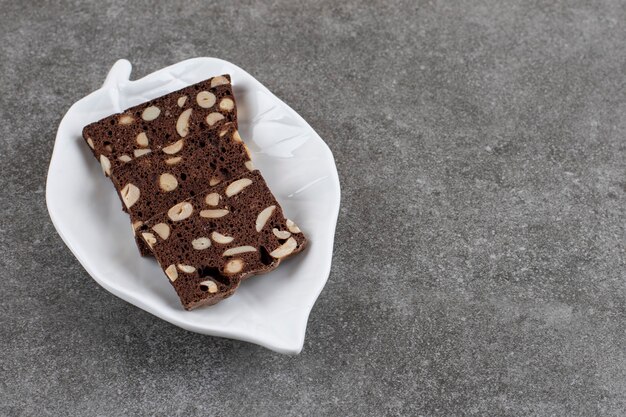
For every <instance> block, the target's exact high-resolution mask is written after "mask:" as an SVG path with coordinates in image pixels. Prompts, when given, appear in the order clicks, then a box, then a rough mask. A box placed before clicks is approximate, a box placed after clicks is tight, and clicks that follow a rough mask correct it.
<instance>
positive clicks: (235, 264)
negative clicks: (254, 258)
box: [224, 259, 243, 274]
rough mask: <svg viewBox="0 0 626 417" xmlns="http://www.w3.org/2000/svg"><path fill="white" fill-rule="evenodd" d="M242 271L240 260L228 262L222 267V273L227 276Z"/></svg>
mask: <svg viewBox="0 0 626 417" xmlns="http://www.w3.org/2000/svg"><path fill="white" fill-rule="evenodd" d="M242 269H243V261H242V260H241V259H233V260H231V261H229V262H228V263H227V264H226V266H225V267H224V272H225V273H227V274H236V273H237V272H240V271H241V270H242Z"/></svg>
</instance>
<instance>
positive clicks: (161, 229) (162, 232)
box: [152, 223, 170, 240]
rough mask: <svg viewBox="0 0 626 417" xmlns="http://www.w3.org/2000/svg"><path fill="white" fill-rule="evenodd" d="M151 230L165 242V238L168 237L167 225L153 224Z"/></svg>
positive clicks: (168, 228)
mask: <svg viewBox="0 0 626 417" xmlns="http://www.w3.org/2000/svg"><path fill="white" fill-rule="evenodd" d="M152 230H154V231H155V232H156V234H157V235H159V236H160V237H161V239H163V240H167V238H168V237H170V227H169V226H168V225H167V223H158V224H155V225H154V226H152Z"/></svg>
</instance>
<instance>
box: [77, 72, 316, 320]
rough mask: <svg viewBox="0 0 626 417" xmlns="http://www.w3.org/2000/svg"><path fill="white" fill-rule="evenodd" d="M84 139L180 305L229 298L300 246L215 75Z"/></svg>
mask: <svg viewBox="0 0 626 417" xmlns="http://www.w3.org/2000/svg"><path fill="white" fill-rule="evenodd" d="M83 137H84V139H85V141H86V142H87V144H88V145H89V147H90V148H91V150H92V152H93V154H94V156H95V157H96V159H98V160H99V161H100V164H101V165H102V169H103V172H104V173H105V175H107V176H109V177H110V178H111V180H112V182H113V184H114V186H115V188H116V190H117V192H118V195H119V197H120V199H121V201H122V207H123V209H124V210H125V211H126V212H127V213H128V214H129V215H130V219H131V223H132V227H133V231H134V233H135V239H136V242H137V245H138V247H139V251H140V253H141V254H142V255H151V254H152V255H154V256H155V257H156V259H157V261H158V262H159V264H160V265H161V267H162V269H163V270H164V272H165V274H166V275H167V277H168V279H169V281H170V282H171V283H172V285H173V287H174V289H175V290H176V292H177V294H178V296H179V298H180V300H181V302H182V304H183V306H184V307H185V308H186V309H192V308H195V307H198V306H200V305H209V304H215V303H216V302H219V301H220V300H222V299H224V298H226V297H228V296H230V295H231V294H232V293H233V292H234V291H235V289H236V288H237V286H238V285H239V283H240V281H241V280H242V279H243V278H246V277H248V276H250V275H254V274H258V273H262V272H267V271H269V270H271V269H274V268H275V267H277V266H278V263H279V262H280V260H281V259H283V258H285V257H287V256H289V255H292V254H295V253H297V252H299V251H301V250H302V249H303V248H304V246H305V245H306V238H305V237H304V235H303V234H302V233H301V231H300V230H299V229H298V227H297V226H296V225H295V224H294V223H293V222H292V221H290V220H288V219H286V218H285V217H284V215H283V212H282V209H281V208H280V205H279V204H278V202H277V201H276V199H275V198H274V196H273V195H272V193H271V191H270V190H269V189H268V187H267V185H266V183H265V181H264V180H263V177H262V176H261V174H260V173H259V172H258V171H256V170H255V169H254V166H253V164H252V161H251V160H250V155H249V152H248V149H247V147H246V145H245V144H244V142H243V141H242V139H241V137H240V136H239V133H238V131H237V108H236V105H235V98H234V95H233V91H232V87H231V83H230V76H228V75H221V76H218V77H213V78H210V79H208V80H206V81H203V82H200V83H198V84H194V85H192V86H189V87H187V88H184V89H182V90H179V91H175V92H173V93H170V94H167V95H165V96H162V97H160V98H157V99H155V100H152V101H149V102H147V103H144V104H141V105H138V106H135V107H131V108H129V109H127V110H126V111H124V112H123V113H119V114H115V115H112V116H109V117H106V118H104V119H102V120H100V121H98V122H96V123H92V124H90V125H88V126H86V127H85V128H84V130H83Z"/></svg>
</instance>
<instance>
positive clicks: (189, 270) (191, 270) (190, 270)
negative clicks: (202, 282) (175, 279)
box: [178, 264, 196, 274]
mask: <svg viewBox="0 0 626 417" xmlns="http://www.w3.org/2000/svg"><path fill="white" fill-rule="evenodd" d="M178 269H180V270H181V271H183V272H184V273H186V274H192V273H194V272H196V268H194V267H193V266H191V265H183V264H178Z"/></svg>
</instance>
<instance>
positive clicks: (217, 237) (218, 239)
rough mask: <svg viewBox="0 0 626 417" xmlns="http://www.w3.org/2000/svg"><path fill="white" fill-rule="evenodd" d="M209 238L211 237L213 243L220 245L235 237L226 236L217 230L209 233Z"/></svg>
mask: <svg viewBox="0 0 626 417" xmlns="http://www.w3.org/2000/svg"><path fill="white" fill-rule="evenodd" d="M211 239H213V240H214V241H215V243H221V244H222V245H225V244H227V243H230V242H232V241H233V240H235V238H234V237H232V236H226V235H223V234H221V233H218V232H213V233H211Z"/></svg>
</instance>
